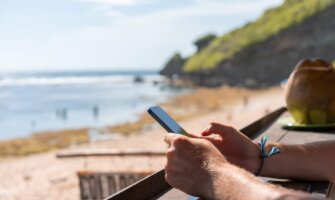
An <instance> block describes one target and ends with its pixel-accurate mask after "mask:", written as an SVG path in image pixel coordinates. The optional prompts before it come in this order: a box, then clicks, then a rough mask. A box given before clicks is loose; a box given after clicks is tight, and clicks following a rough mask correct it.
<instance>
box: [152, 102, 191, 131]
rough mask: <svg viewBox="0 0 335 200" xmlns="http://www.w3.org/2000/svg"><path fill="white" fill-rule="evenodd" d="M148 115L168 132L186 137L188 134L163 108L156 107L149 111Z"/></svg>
mask: <svg viewBox="0 0 335 200" xmlns="http://www.w3.org/2000/svg"><path fill="white" fill-rule="evenodd" d="M148 113H149V114H150V115H151V116H152V117H153V118H154V119H155V120H156V121H157V122H158V123H159V124H160V125H161V126H163V128H164V129H165V130H166V131H167V132H172V133H179V134H182V135H186V134H187V132H186V131H185V130H184V129H183V128H182V127H181V126H179V124H177V122H176V121H175V120H173V119H172V118H171V117H170V116H169V115H168V114H167V113H166V112H165V111H164V110H163V109H162V108H161V107H159V106H154V107H151V108H149V109H148Z"/></svg>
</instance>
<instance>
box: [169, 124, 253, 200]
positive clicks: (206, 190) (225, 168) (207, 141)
mask: <svg viewBox="0 0 335 200" xmlns="http://www.w3.org/2000/svg"><path fill="white" fill-rule="evenodd" d="M188 136H189V137H186V136H184V135H178V134H171V133H169V134H167V135H166V136H165V142H166V143H167V144H168V145H169V149H168V150H167V163H166V167H165V171H166V180H167V181H168V183H169V184H171V185H173V186H174V187H176V188H178V189H181V190H183V191H185V192H187V193H189V194H192V195H197V196H203V197H207V198H209V197H214V196H216V195H215V193H216V192H217V191H215V190H214V188H217V187H214V185H215V184H217V183H216V181H219V180H220V179H221V178H223V177H221V176H223V175H227V174H226V173H229V171H231V170H232V169H235V167H234V166H233V165H232V164H234V165H237V166H239V167H242V168H244V169H246V170H248V171H250V172H253V173H255V172H256V171H257V169H258V167H259V147H258V145H257V144H255V143H254V142H252V141H251V140H250V139H249V138H247V137H246V136H245V135H243V134H242V133H241V132H239V131H238V130H236V129H234V128H232V127H229V126H225V125H222V124H218V123H211V124H210V125H209V126H208V128H207V129H206V130H204V131H203V132H202V133H201V136H196V135H193V134H188ZM222 172H225V173H222ZM220 177H221V178H220Z"/></svg>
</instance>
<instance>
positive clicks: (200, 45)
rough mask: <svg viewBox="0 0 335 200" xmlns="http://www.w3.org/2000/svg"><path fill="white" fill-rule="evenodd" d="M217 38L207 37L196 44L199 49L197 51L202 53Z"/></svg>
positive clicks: (213, 36)
mask: <svg viewBox="0 0 335 200" xmlns="http://www.w3.org/2000/svg"><path fill="white" fill-rule="evenodd" d="M215 38H216V35H214V34H208V35H205V36H203V37H201V38H199V39H197V40H196V41H195V42H194V45H195V46H196V47H197V51H198V52H199V51H201V50H202V49H203V48H205V47H207V46H208V45H209V44H210V42H211V41H212V40H214V39H215Z"/></svg>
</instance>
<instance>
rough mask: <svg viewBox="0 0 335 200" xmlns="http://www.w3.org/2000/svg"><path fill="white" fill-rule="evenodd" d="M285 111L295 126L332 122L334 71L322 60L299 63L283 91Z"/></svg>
mask: <svg viewBox="0 0 335 200" xmlns="http://www.w3.org/2000/svg"><path fill="white" fill-rule="evenodd" d="M285 94H286V103H287V109H288V111H289V112H290V113H291V115H292V117H293V118H294V120H295V121H296V122H297V123H300V124H328V123H335V70H334V67H333V66H332V65H331V64H330V63H328V62H326V61H324V60H322V59H319V58H317V59H314V60H309V59H305V60H302V61H300V62H299V63H298V64H297V66H296V67H295V68H294V70H293V72H292V73H291V75H290V77H289V79H288V82H287V85H286V89H285Z"/></svg>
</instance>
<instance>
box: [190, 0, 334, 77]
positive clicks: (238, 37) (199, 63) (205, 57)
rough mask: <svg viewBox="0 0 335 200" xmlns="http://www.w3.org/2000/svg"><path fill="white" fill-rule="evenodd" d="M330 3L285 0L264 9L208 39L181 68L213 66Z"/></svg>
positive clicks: (197, 68) (194, 68)
mask: <svg viewBox="0 0 335 200" xmlns="http://www.w3.org/2000/svg"><path fill="white" fill-rule="evenodd" d="M333 4H335V0H286V1H285V2H284V3H283V5H281V6H279V7H276V8H272V9H269V10H267V11H266V12H265V13H264V15H263V16H262V17H260V18H259V19H258V20H256V21H255V22H252V23H249V24H246V25H245V26H243V27H241V28H239V29H236V30H234V31H232V32H230V33H228V34H226V35H223V36H221V37H217V38H216V39H214V40H213V41H211V42H210V44H209V45H208V46H206V47H204V48H203V49H201V51H199V52H197V53H195V54H194V55H192V56H190V57H189V59H188V60H187V62H186V63H185V64H184V66H183V71H185V72H192V71H197V70H200V69H212V68H215V67H216V66H217V65H218V64H219V63H221V62H222V61H224V60H226V59H229V58H231V57H233V56H234V55H235V54H236V53H238V52H240V51H241V50H243V49H244V48H246V47H248V46H250V45H252V44H256V43H258V42H261V41H264V40H266V39H268V38H269V37H271V36H273V35H275V34H277V33H279V32H280V31H282V30H285V29H287V28H289V27H291V26H294V25H297V24H299V23H301V22H302V21H304V20H305V19H307V18H308V17H310V16H312V15H314V14H316V13H318V12H320V11H322V10H324V9H325V8H327V7H329V6H330V5H333Z"/></svg>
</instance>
